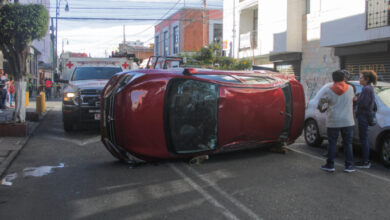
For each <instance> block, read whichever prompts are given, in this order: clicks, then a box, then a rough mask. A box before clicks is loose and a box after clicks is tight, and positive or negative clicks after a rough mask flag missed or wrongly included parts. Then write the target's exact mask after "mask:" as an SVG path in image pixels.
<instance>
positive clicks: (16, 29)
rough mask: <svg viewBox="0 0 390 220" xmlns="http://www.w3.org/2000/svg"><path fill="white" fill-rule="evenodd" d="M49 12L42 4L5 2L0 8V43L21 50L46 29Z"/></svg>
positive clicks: (43, 33)
mask: <svg viewBox="0 0 390 220" xmlns="http://www.w3.org/2000/svg"><path fill="white" fill-rule="evenodd" d="M48 22H49V13H48V11H47V10H46V8H45V7H44V6H43V5H36V4H29V5H21V4H6V5H4V6H3V7H1V8H0V30H1V31H0V44H1V45H3V44H5V45H7V46H8V48H13V49H14V50H15V52H21V51H23V50H24V49H25V48H26V47H27V46H28V45H29V44H30V43H31V42H32V41H33V40H34V39H41V38H42V37H43V36H45V34H46V32H47V29H48Z"/></svg>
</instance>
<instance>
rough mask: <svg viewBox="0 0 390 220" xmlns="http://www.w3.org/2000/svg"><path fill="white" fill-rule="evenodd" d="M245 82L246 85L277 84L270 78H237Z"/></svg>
mask: <svg viewBox="0 0 390 220" xmlns="http://www.w3.org/2000/svg"><path fill="white" fill-rule="evenodd" d="M236 77H237V78H239V79H241V80H243V81H245V84H271V83H275V81H276V80H275V79H273V78H271V77H268V76H236Z"/></svg>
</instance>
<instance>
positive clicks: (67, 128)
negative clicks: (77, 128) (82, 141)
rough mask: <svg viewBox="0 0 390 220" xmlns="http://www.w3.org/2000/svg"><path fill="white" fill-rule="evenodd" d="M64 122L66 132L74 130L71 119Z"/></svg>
mask: <svg viewBox="0 0 390 220" xmlns="http://www.w3.org/2000/svg"><path fill="white" fill-rule="evenodd" d="M63 123H64V130H65V131H66V132H71V131H73V124H72V123H70V122H69V121H63Z"/></svg>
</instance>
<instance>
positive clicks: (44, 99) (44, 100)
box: [39, 92, 46, 112]
mask: <svg viewBox="0 0 390 220" xmlns="http://www.w3.org/2000/svg"><path fill="white" fill-rule="evenodd" d="M39 94H40V96H41V97H42V98H41V103H42V104H41V105H42V112H45V111H46V94H45V93H44V92H41V93H39Z"/></svg>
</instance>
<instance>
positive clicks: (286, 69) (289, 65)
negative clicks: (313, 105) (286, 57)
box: [275, 62, 301, 81]
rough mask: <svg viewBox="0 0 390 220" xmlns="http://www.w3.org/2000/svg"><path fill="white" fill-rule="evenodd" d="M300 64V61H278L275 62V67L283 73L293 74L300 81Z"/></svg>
mask: <svg viewBox="0 0 390 220" xmlns="http://www.w3.org/2000/svg"><path fill="white" fill-rule="evenodd" d="M300 64H301V62H278V63H275V69H276V70H277V71H279V72H280V73H283V74H294V75H295V78H296V79H297V80H298V81H300V80H301V74H300Z"/></svg>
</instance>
